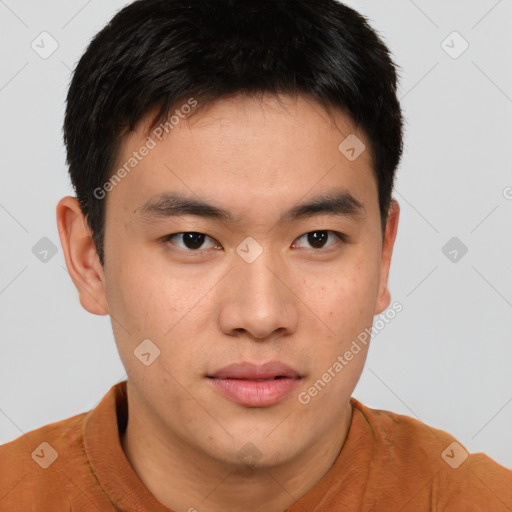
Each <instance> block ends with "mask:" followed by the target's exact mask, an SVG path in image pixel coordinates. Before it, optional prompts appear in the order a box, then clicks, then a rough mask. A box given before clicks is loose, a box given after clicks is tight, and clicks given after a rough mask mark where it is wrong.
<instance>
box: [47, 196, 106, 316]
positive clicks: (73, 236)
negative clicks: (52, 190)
mask: <svg viewBox="0 0 512 512" xmlns="http://www.w3.org/2000/svg"><path fill="white" fill-rule="evenodd" d="M57 226H58V228H59V236H60V243H61V245H62V250H63V252H64V257H65V259H66V266H67V268H68V272H69V275H70V276H71V279H72V280H73V283H74V284H75V286H76V288H77V290H78V296H79V298H80V304H81V305H82V307H83V308H84V309H86V310H87V311H89V313H92V314H94V315H108V304H107V300H106V294H105V287H104V281H105V276H104V273H103V267H102V266H101V263H100V260H99V258H98V254H97V252H96V247H95V245H94V242H93V240H92V236H91V235H92V232H91V230H90V228H89V224H88V222H87V219H86V218H85V216H84V214H83V213H82V209H81V208H80V203H79V202H78V200H77V198H76V197H71V196H66V197H63V198H62V199H61V200H60V201H59V202H58V204H57Z"/></svg>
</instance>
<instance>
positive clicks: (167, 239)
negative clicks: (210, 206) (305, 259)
mask: <svg viewBox="0 0 512 512" xmlns="http://www.w3.org/2000/svg"><path fill="white" fill-rule="evenodd" d="M191 233H193V234H197V235H204V236H205V237H206V238H209V239H211V240H214V241H215V242H217V241H216V240H215V239H214V238H212V237H210V236H208V235H205V234H204V233H200V232H198V231H181V232H179V233H172V234H170V235H166V236H164V237H163V239H162V241H163V242H164V243H167V242H171V240H172V238H173V237H176V236H179V235H186V234H191ZM312 233H332V234H333V235H335V236H336V237H337V239H338V241H339V242H341V243H347V241H348V237H347V235H345V234H344V233H340V232H338V231H333V230H330V229H316V230H313V231H308V232H307V233H304V234H303V235H301V236H299V237H298V238H296V240H300V239H301V238H303V237H305V236H307V235H310V234H312ZM217 243H218V242H217ZM173 245H175V244H173ZM219 245H220V244H219ZM331 246H332V244H331ZM331 246H328V247H327V249H324V247H321V248H319V249H317V248H314V247H312V248H311V250H313V251H315V252H320V251H323V250H328V249H329V248H330V247H331ZM178 249H181V250H183V251H185V252H189V253H200V252H204V251H206V250H207V249H189V248H182V247H178Z"/></svg>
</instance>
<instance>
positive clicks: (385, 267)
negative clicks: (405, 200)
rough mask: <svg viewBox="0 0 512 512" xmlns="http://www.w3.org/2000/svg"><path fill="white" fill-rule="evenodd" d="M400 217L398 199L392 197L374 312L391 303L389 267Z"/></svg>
mask: <svg viewBox="0 0 512 512" xmlns="http://www.w3.org/2000/svg"><path fill="white" fill-rule="evenodd" d="M399 217H400V205H399V204H398V201H397V200H396V199H391V203H390V205H389V209H388V219H387V222H386V230H385V234H384V240H383V242H382V258H381V270H380V282H379V292H378V296H377V303H376V305H375V311H374V314H375V315H378V314H379V313H382V312H383V311H384V310H385V309H386V308H387V307H388V306H389V304H390V303H391V294H390V293H389V288H388V278H389V268H390V266H391V256H392V254H393V247H394V244H395V238H396V233H397V230H398V220H399Z"/></svg>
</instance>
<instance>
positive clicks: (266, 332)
mask: <svg viewBox="0 0 512 512" xmlns="http://www.w3.org/2000/svg"><path fill="white" fill-rule="evenodd" d="M228 278H229V279H227V280H225V282H223V287H224V289H223V290H222V293H223V297H224V299H223V301H222V306H221V310H220V317H219V322H220V327H221V329H222V331H223V332H224V333H225V334H227V335H230V336H241V335H243V334H244V333H245V335H246V336H249V337H251V338H254V339H257V340H260V341H264V340H265V339H269V338H271V337H274V336H277V335H280V336H283V335H286V334H290V333H292V332H294V331H295V330H296V328H297V323H298V318H299V314H298V310H297V308H298V302H299V301H298V298H297V297H296V296H295V294H294V293H293V282H292V281H293V277H292V272H291V271H290V269H287V268H286V262H284V261H282V260H279V259H278V258H275V257H272V254H271V250H270V249H267V250H264V251H263V253H262V254H261V255H260V256H259V257H258V258H257V259H256V260H255V261H252V262H250V263H249V262H247V261H245V260H244V259H243V258H242V257H239V256H238V255H235V259H234V263H233V269H232V270H231V271H230V272H229V274H228Z"/></svg>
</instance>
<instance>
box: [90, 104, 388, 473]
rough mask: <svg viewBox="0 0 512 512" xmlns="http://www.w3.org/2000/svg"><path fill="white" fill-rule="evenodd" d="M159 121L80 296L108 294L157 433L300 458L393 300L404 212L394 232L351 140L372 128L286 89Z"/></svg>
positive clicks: (368, 164)
mask: <svg viewBox="0 0 512 512" xmlns="http://www.w3.org/2000/svg"><path fill="white" fill-rule="evenodd" d="M147 128H148V126H147V123H141V124H140V126H139V127H138V129H137V130H136V131H134V132H132V133H131V134H129V135H128V136H127V137H126V139H125V140H124V144H123V146H122V148H121V151H120V154H119V155H118V161H117V165H116V169H118V168H121V167H122V166H123V165H124V164H125V163H126V162H128V161H129V159H130V157H133V153H134V151H138V154H139V156H140V155H141V153H146V154H145V156H143V157H141V158H140V160H139V159H138V160H137V164H136V165H135V166H133V167H131V170H130V172H129V173H126V176H124V177H123V178H122V180H121V181H120V182H119V183H117V184H116V185H115V186H113V187H110V188H111V190H110V191H109V192H108V193H107V194H106V197H105V199H104V200H105V201H106V221H105V222H106V223H105V266H104V268H101V267H99V266H98V265H97V263H96V264H93V265H91V272H94V271H93V269H96V270H97V272H98V279H97V280H96V284H95V285H94V286H92V287H90V288H89V292H88V296H89V298H86V297H85V296H83V297H82V304H83V305H84V306H85V307H87V308H88V309H89V310H90V311H91V312H93V313H100V312H102V311H99V310H98V308H97V306H95V305H94V304H98V303H102V304H105V307H106V308H107V309H108V311H109V313H110V315H111V317H112V325H113V331H114V335H115V339H116V344H117V347H118V350H119V353H120V357H121V359H122V362H123V364H124V366H125V368H126V371H127V375H128V382H129V393H130V394H129V397H130V400H131V402H130V407H132V409H131V411H135V410H136V411H137V414H138V416H139V417H140V418H143V420H144V421H145V422H146V423H147V425H148V428H149V429H150V431H151V432H153V433H154V434H155V435H159V436H161V437H162V438H165V439H166V440H167V442H168V443H169V444H170V445H172V444H173V443H175V444H179V445H180V446H182V447H186V448H187V449H188V450H191V451H194V452H196V453H199V454H202V455H204V456H207V457H209V458H210V459H212V460H215V461H219V462H221V463H222V464H230V465H232V464H243V463H244V461H247V459H250V460H251V463H252V464H256V465H260V466H262V467H269V466H275V465H277V464H280V463H284V462H286V461H290V460H292V459H293V458H295V457H298V456H299V455H301V454H302V453H305V452H306V451H307V450H308V449H310V448H311V447H313V446H314V445H315V444H316V443H318V442H319V441H320V440H321V439H322V438H324V437H325V436H328V435H330V433H331V432H334V431H335V430H336V426H337V425H338V424H339V422H340V421H341V419H342V418H343V416H344V415H346V414H347V405H348V401H349V398H350V396H351V393H352V391H353V389H354V387H355V385H356V383H357V381H358V379H359V376H360V374H361V371H362V369H363V365H364V361H365V358H366V352H367V348H368V345H367V344H366V345H365V344H363V343H361V342H358V346H359V350H357V349H355V348H354V345H353V342H354V340H357V336H358V335H359V334H360V333H362V332H364V330H365V329H366V328H369V327H371V325H372V320H373V316H374V315H375V314H377V313H380V312H381V311H383V310H384V309H385V308H386V307H387V306H388V305H389V293H388V291H387V284H386V282H387V276H388V269H389V258H390V256H391V248H392V245H393V239H394V234H395V232H396V222H395V221H396V219H397V216H398V211H397V210H393V212H392V215H391V221H390V222H391V224H392V225H391V228H389V231H388V232H387V234H386V238H384V239H383V237H382V234H381V227H380V215H379V205H378V193H377V183H376V179H375V176H374V173H373V171H372V160H371V156H370V154H369V151H368V150H365V151H363V152H362V153H361V154H360V156H359V157H357V158H356V159H355V160H353V159H348V158H347V157H346V154H347V153H343V152H341V151H340V150H339V149H338V146H339V145H340V143H341V142H342V141H343V140H344V139H345V138H346V137H347V136H348V135H350V134H354V135H356V136H357V138H358V139H359V140H360V141H361V142H363V143H364V144H365V145H366V148H369V143H368V141H367V139H366V138H365V136H364V134H363V133H361V132H360V131H358V130H356V129H355V127H354V126H353V125H352V123H351V122H350V119H349V118H348V117H346V116H345V115H344V114H342V113H341V112H339V113H337V114H336V115H335V119H333V118H332V117H330V116H329V115H328V114H327V113H326V112H325V111H324V110H323V109H322V108H321V107H320V106H319V105H318V104H317V103H315V102H313V101H311V100H308V99H305V98H291V97H287V96H286V97H280V98H276V97H265V98H264V99H263V100H262V99H255V98H252V99H251V98H247V97H242V96H237V97H234V98H230V99H223V100H220V101H217V102H215V103H212V104H210V105H208V107H207V108H205V109H204V110H200V111H198V112H197V113H195V114H194V115H191V116H190V117H189V118H187V119H182V118H181V117H180V119H179V122H178V123H177V124H175V125H173V129H172V130H169V133H168V134H166V133H161V131H162V130H160V131H158V132H156V133H155V132H149V135H150V137H151V139H152V142H148V132H147ZM160 139H161V140H160ZM144 145H146V146H147V147H151V148H150V149H149V151H139V150H140V148H141V147H142V146H144ZM133 163H134V161H132V164H133ZM194 203H195V204H194ZM200 203H206V205H205V204H202V205H201V204H200ZM307 205H309V206H307ZM394 208H396V205H395V206H394ZM393 226H394V227H393ZM90 296H94V301H91V300H90ZM143 340H146V341H143ZM141 342H142V345H141ZM351 347H352V348H351ZM347 352H351V353H352V357H350V358H348V357H346V353H347Z"/></svg>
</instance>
